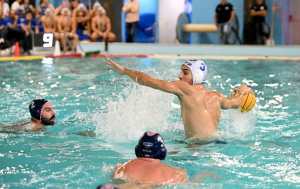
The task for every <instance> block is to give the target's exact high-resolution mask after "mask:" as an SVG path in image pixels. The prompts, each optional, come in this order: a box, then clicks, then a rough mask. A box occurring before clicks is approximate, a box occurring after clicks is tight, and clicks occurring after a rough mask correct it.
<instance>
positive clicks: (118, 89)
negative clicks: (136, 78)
mask: <svg viewBox="0 0 300 189" xmlns="http://www.w3.org/2000/svg"><path fill="white" fill-rule="evenodd" d="M116 60H117V61H119V62H121V63H122V64H124V65H126V66H128V67H130V68H134V69H138V70H142V71H145V72H146V73H149V74H151V75H153V76H157V77H159V78H162V79H168V80H173V79H175V78H177V76H178V73H179V68H180V65H181V60H178V59H133V58H131V59H130V58H129V59H116ZM128 62H130V63H128ZM207 63H208V66H209V82H208V84H207V87H208V88H210V89H216V90H218V91H220V92H223V93H224V94H229V93H230V89H231V88H232V87H234V86H235V85H237V84H239V83H240V81H244V82H246V83H248V84H250V85H251V86H253V88H254V90H255V92H256V93H257V96H258V105H257V107H256V108H255V110H254V111H253V112H251V113H248V114H241V113H239V112H238V111H235V110H230V111H224V112H223V114H222V118H221V123H220V133H221V135H222V137H223V138H224V140H226V141H227V144H209V145H205V146H190V145H187V144H185V143H183V142H181V141H183V140H184V132H183V125H182V123H181V120H180V113H179V106H178V100H177V99H176V97H174V96H173V95H170V94H165V93H162V92H159V91H155V90H152V89H149V88H146V87H142V86H138V85H136V84H135V83H133V82H132V81H130V80H129V79H128V78H127V77H121V76H119V75H118V74H116V73H114V72H112V71H111V70H109V69H108V68H107V67H106V66H105V65H104V64H103V60H101V59H97V60H96V59H65V60H58V61H56V62H55V63H54V64H53V65H45V64H41V63H40V62H17V63H0V101H1V103H0V123H1V124H2V126H3V124H4V125H9V124H13V123H17V122H23V121H26V120H28V119H29V113H28V109H27V108H28V104H29V102H30V101H31V100H32V99H33V98H36V97H44V98H47V99H48V100H50V101H51V102H52V103H53V104H54V106H55V109H56V112H57V123H56V125H55V126H54V127H48V128H47V130H45V131H43V132H39V133H21V134H13V133H11V134H7V133H0V146H1V147H0V188H95V187H96V186H97V185H98V184H100V183H106V182H111V174H112V172H113V169H114V166H115V165H116V164H117V163H120V162H125V161H127V160H128V159H131V158H134V157H135V156H134V150H133V149H134V146H135V144H136V142H137V140H138V138H139V137H140V136H141V135H142V133H143V132H144V131H145V130H154V131H158V132H160V133H161V134H162V136H163V137H164V138H165V140H166V143H167V147H168V151H169V154H168V157H167V159H166V160H165V162H166V163H168V164H170V165H173V166H177V167H181V168H184V169H186V170H187V172H188V175H189V177H190V180H192V181H191V183H189V184H186V185H181V186H168V187H165V188H226V189H231V188H299V186H300V163H299V160H300V140H299V138H300V129H299V128H300V127H299V124H300V116H299V115H300V112H299V110H300V103H298V99H299V96H300V74H299V72H300V66H299V65H300V64H299V62H271V61H262V62H259V61H239V62H236V61H207ZM83 131H93V132H95V133H96V136H95V137H91V136H81V135H78V133H79V132H83ZM201 174H206V175H209V176H207V177H204V178H203V179H199V175H201ZM197 176H198V177H197ZM200 180H201V182H200Z"/></svg>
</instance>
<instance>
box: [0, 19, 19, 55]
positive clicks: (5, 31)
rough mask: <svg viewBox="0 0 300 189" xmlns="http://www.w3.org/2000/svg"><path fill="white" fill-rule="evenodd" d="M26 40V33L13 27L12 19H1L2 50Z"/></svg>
mask: <svg viewBox="0 0 300 189" xmlns="http://www.w3.org/2000/svg"><path fill="white" fill-rule="evenodd" d="M24 38H25V32H24V31H22V30H19V29H16V28H14V27H13V20H12V19H11V18H10V17H4V18H3V17H0V50H5V49H7V48H10V47H12V46H13V45H14V44H15V43H16V42H17V41H21V40H23V39H24Z"/></svg>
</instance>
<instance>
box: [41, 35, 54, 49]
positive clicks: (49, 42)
mask: <svg viewBox="0 0 300 189" xmlns="http://www.w3.org/2000/svg"><path fill="white" fill-rule="evenodd" d="M43 42H44V44H43V47H46V48H49V47H52V46H53V33H44V35H43Z"/></svg>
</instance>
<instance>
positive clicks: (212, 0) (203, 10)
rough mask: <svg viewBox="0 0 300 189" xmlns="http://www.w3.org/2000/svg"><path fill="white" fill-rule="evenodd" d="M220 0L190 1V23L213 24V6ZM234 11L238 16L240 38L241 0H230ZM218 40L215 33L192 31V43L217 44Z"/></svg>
mask: <svg viewBox="0 0 300 189" xmlns="http://www.w3.org/2000/svg"><path fill="white" fill-rule="evenodd" d="M219 2H220V0H209V1H203V0H193V1H192V9H193V10H192V23H199V24H213V23H214V15H215V8H216V6H217V5H218V3H219ZM230 3H231V4H233V6H234V9H235V12H236V14H237V16H238V18H239V23H240V36H241V38H242V32H243V25H244V14H243V13H244V11H243V10H244V2H243V0H231V1H230ZM218 42H219V38H218V34H217V33H192V43H204V44H207V43H209V44H211V43H212V44H217V43H218Z"/></svg>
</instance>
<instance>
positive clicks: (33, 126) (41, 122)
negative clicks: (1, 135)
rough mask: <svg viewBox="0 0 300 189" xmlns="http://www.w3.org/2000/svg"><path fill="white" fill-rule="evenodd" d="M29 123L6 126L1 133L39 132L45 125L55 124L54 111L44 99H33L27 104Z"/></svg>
mask: <svg viewBox="0 0 300 189" xmlns="http://www.w3.org/2000/svg"><path fill="white" fill-rule="evenodd" d="M29 112H30V115H31V121H30V122H26V123H23V124H16V125H13V126H6V127H4V130H1V132H20V131H41V130H42V129H43V128H44V126H45V125H54V124H55V111H54V108H53V106H52V104H51V103H50V102H49V101H47V100H45V99H35V100H33V101H31V103H30V104H29Z"/></svg>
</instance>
